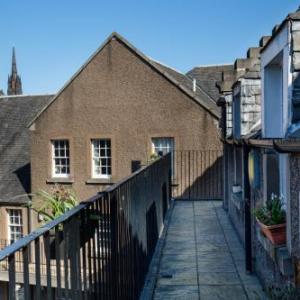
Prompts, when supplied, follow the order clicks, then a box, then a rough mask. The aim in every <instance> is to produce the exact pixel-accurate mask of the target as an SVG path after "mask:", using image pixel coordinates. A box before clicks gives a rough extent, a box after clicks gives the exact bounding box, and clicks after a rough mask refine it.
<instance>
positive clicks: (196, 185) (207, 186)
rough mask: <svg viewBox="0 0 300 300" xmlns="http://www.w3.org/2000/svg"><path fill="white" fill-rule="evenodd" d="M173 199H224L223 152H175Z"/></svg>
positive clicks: (173, 156)
mask: <svg viewBox="0 0 300 300" xmlns="http://www.w3.org/2000/svg"><path fill="white" fill-rule="evenodd" d="M172 166H173V197H175V198H180V199H187V200H192V199H193V200H196V199H197V200H205V199H223V152H222V151H221V150H183V151H180V150H178V151H174V152H173V155H172Z"/></svg>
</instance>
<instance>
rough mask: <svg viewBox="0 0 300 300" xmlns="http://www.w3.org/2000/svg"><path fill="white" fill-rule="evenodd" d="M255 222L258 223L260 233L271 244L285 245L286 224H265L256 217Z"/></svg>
mask: <svg viewBox="0 0 300 300" xmlns="http://www.w3.org/2000/svg"><path fill="white" fill-rule="evenodd" d="M256 222H257V224H258V225H259V227H260V229H261V231H262V233H263V234H264V236H266V237H267V238H268V239H269V240H270V242H271V243H272V244H273V245H276V246H278V245H285V244H286V224H285V223H283V224H277V225H270V226H267V225H265V224H263V223H261V222H260V221H259V220H258V219H257V218H256Z"/></svg>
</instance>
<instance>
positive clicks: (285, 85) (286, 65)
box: [261, 22, 292, 138]
mask: <svg viewBox="0 0 300 300" xmlns="http://www.w3.org/2000/svg"><path fill="white" fill-rule="evenodd" d="M290 48H291V34H290V23H289V22H286V24H285V26H284V27H283V28H282V29H281V31H280V32H279V33H277V35H276V36H275V38H274V39H273V40H272V41H271V42H270V44H269V45H268V46H267V48H266V49H265V50H264V51H263V52H262V55H261V75H262V134H263V137H264V138H272V137H273V138H280V137H284V136H285V134H286V131H287V128H288V126H289V124H290V120H291V113H290V106H291V84H292V73H291V71H290V70H291V55H290ZM280 53H282V83H281V86H282V89H281V90H279V88H278V87H276V85H277V84H278V74H277V76H276V75H275V74H273V75H275V82H276V83H275V84H272V83H271V82H270V79H271V78H270V77H269V78H265V77H266V75H267V77H268V75H270V76H273V75H272V74H270V73H269V71H270V70H268V68H267V66H268V65H270V64H271V63H272V61H274V59H275V58H276V57H277V56H278V55H279V54H280ZM266 70H267V72H266ZM271 73H272V71H271ZM275 73H276V72H275ZM274 87H275V88H276V90H277V96H276V97H277V98H278V97H281V98H282V101H281V102H282V104H281V105H279V106H278V102H277V101H276V100H275V102H274V103H273V100H272V99H273V98H272V97H271V95H270V93H271V94H272V88H274ZM266 89H268V90H269V92H266ZM269 96H270V97H269ZM266 97H267V99H266ZM273 106H275V107H273ZM270 109H272V110H275V109H278V110H281V115H282V117H280V122H281V128H279V126H277V127H276V126H275V125H273V124H272V123H273V122H278V121H277V120H276V119H275V118H273V120H272V118H271V113H270V114H269V115H270V116H269V115H268V113H266V110H270ZM276 117H278V114H277V115H276ZM268 127H269V128H270V129H269V131H268V129H267V128H268Z"/></svg>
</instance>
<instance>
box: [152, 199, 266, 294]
mask: <svg viewBox="0 0 300 300" xmlns="http://www.w3.org/2000/svg"><path fill="white" fill-rule="evenodd" d="M244 261H245V260H244V249H243V247H242V245H241V244H240V242H239V240H238V238H237V236H236V233H235V231H234V229H233V227H232V225H231V223H230V221H229V219H228V217H227V215H226V213H225V211H224V210H223V209H222V203H221V202H218V201H201V202H200V201H195V202H191V201H190V202H188V201H186V202H184V201H176V202H175V206H174V209H173V212H172V215H171V220H170V223H169V228H168V230H167V235H166V243H165V246H164V248H163V254H162V258H161V262H160V267H159V277H158V278H157V281H156V288H155V294H154V299H181V300H182V299H201V300H215V299H226V300H227V299H228V300H235V299H236V300H244V299H266V297H265V296H264V293H263V291H262V288H261V286H260V284H259V282H258V279H257V278H256V277H255V276H253V275H247V274H246V272H245V267H244Z"/></svg>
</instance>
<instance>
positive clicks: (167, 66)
mask: <svg viewBox="0 0 300 300" xmlns="http://www.w3.org/2000/svg"><path fill="white" fill-rule="evenodd" d="M147 57H148V58H149V59H150V60H152V61H153V62H155V63H158V64H160V65H162V66H164V67H166V68H169V69H171V70H173V71H175V72H177V73H179V74H181V75H184V76H185V74H184V73H183V72H181V71H178V70H177V69H175V68H173V67H170V66H169V65H167V64H165V63H162V62H160V61H158V60H157V59H154V58H152V57H150V56H148V55H147Z"/></svg>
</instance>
